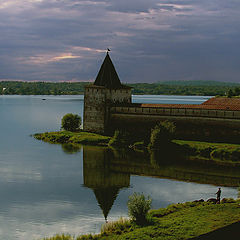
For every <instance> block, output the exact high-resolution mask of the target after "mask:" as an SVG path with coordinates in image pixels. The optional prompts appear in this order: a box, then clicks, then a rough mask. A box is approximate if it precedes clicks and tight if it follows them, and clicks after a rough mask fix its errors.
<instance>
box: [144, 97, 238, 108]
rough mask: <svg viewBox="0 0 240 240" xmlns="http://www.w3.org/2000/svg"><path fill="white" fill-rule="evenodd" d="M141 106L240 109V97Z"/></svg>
mask: <svg viewBox="0 0 240 240" xmlns="http://www.w3.org/2000/svg"><path fill="white" fill-rule="evenodd" d="M141 107H154V108H190V109H206V110H207V109H208V110H232V111H240V98H210V99H209V100H207V101H206V102H204V103H202V104H141Z"/></svg>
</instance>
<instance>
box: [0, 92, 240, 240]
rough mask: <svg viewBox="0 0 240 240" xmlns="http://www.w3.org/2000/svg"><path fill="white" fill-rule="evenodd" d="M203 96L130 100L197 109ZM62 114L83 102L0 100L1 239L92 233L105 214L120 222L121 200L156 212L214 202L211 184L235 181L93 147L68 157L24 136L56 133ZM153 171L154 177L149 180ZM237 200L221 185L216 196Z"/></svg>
mask: <svg viewBox="0 0 240 240" xmlns="http://www.w3.org/2000/svg"><path fill="white" fill-rule="evenodd" d="M43 98H44V99H46V100H45V101H43V100H42V99H43ZM207 98H208V97H196V96H194V97H191V96H151V95H147V96H134V97H133V101H134V102H142V103H182V104H184V103H190V104H195V103H196V104H198V103H201V102H203V101H205V100H206V99H207ZM69 112H71V113H76V114H80V115H82V113H83V96H0V126H1V134H0V193H1V195H0V239H9V240H13V239H14V240H15V239H18V240H20V239H39V238H42V237H44V236H51V235H53V234H55V233H62V232H64V233H72V234H81V233H94V232H99V230H100V226H101V224H102V223H104V221H105V220H104V215H108V219H109V220H115V219H117V218H119V217H120V216H127V207H126V202H127V200H128V196H129V195H130V194H132V193H133V192H135V191H136V192H144V193H145V194H149V195H150V196H151V197H152V198H153V207H154V208H159V207H165V206H167V205H168V204H170V203H176V202H184V201H191V200H195V199H199V198H204V199H206V198H209V197H214V193H215V192H216V189H217V186H214V185H213V184H217V185H226V186H227V185H231V184H233V185H234V183H235V182H234V180H233V179H232V178H231V177H226V178H221V177H220V178H219V177H218V178H216V177H213V176H212V175H214V174H215V175H220V176H221V174H223V170H221V169H215V168H214V167H213V166H209V167H207V168H206V166H195V165H194V166H189V165H187V167H186V166H184V164H183V165H179V163H175V162H172V163H168V160H167V159H164V160H163V161H160V162H158V161H153V159H150V158H149V157H147V156H142V157H139V156H135V155H134V154H133V153H119V152H109V151H108V150H106V149H104V148H100V149H99V148H94V147H84V148H80V149H79V150H78V151H75V152H69V151H68V149H66V148H65V149H64V148H62V147H61V146H60V145H52V144H47V143H44V142H41V141H37V140H35V139H34V138H32V137H30V134H33V133H36V132H45V131H55V130H59V129H60V122H61V118H62V116H63V115H64V114H66V113H69ZM131 154H133V155H131ZM122 156H125V157H122ZM129 157H131V161H132V164H133V165H129V163H128V161H130V160H128V158H129ZM103 159H105V160H103ZM106 159H108V160H107V161H106ZM133 159H136V160H134V161H133ZM139 159H140V160H141V161H140V162H139ZM134 164H135V165H134ZM124 166H125V167H124ZM120 169H121V171H120ZM133 169H138V171H139V172H140V173H141V175H145V176H138V173H137V172H136V171H134V170H133ZM192 169H194V171H196V169H198V172H197V173H194V174H193V173H191V172H192ZM194 171H193V172H194ZM229 171H230V170H229ZM156 172H157V174H158V175H159V176H158V177H151V176H152V175H156ZM225 172H227V171H225ZM153 173H154V174H153ZM213 173H214V174H213ZM234 174H235V176H239V173H238V172H235V173H234ZM226 175H227V174H226ZM163 177H164V178H163ZM176 178H177V179H179V180H174V179H176ZM186 179H191V181H192V182H189V181H186ZM196 182H200V183H196ZM206 183H210V184H206ZM235 184H236V183H235ZM236 196H237V190H236V188H235V187H223V197H234V198H235V197H236Z"/></svg>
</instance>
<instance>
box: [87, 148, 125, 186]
mask: <svg viewBox="0 0 240 240" xmlns="http://www.w3.org/2000/svg"><path fill="white" fill-rule="evenodd" d="M111 156H112V153H111V151H110V150H109V149H107V148H94V150H93V148H91V151H87V147H84V148H83V175H84V185H85V186H86V187H89V188H97V187H113V186H114V187H119V188H123V187H128V186H129V184H130V175H129V174H126V173H119V172H113V171H111V169H110V160H111Z"/></svg>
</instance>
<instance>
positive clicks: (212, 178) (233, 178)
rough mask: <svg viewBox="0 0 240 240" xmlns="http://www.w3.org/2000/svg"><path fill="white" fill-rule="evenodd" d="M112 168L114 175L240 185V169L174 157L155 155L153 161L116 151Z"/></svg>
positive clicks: (139, 155) (152, 157) (145, 157)
mask: <svg viewBox="0 0 240 240" xmlns="http://www.w3.org/2000/svg"><path fill="white" fill-rule="evenodd" d="M124 156H126V157H124ZM127 156H128V157H127ZM110 167H111V170H112V171H114V172H122V173H129V174H131V175H132V174H133V175H142V176H155V177H159V178H170V179H176V180H182V181H192V182H198V183H206V184H215V185H220V186H239V185H240V169H239V168H236V167H231V166H220V165H215V164H214V163H208V164H206V163H205V162H204V163H202V162H196V161H186V160H184V159H176V158H174V159H171V157H170V158H169V157H167V156H166V155H165V156H164V155H161V154H159V153H158V154H156V155H155V154H154V152H152V153H151V156H150V159H149V156H148V157H147V156H146V155H144V154H141V153H138V154H135V153H134V152H132V154H131V153H128V154H125V153H124V154H122V153H121V151H115V152H114V157H113V158H112V161H111V165H110Z"/></svg>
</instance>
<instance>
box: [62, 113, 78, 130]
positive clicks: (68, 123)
mask: <svg viewBox="0 0 240 240" xmlns="http://www.w3.org/2000/svg"><path fill="white" fill-rule="evenodd" d="M81 122H82V120H81V117H80V116H78V115H77V114H72V113H68V114H66V115H64V116H63V118H62V128H63V129H64V130H66V131H71V132H76V131H77V130H79V128H80V126H81Z"/></svg>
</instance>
